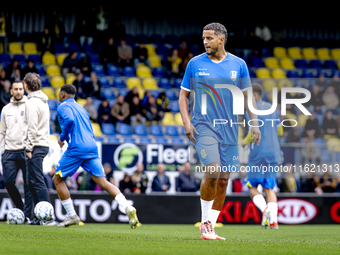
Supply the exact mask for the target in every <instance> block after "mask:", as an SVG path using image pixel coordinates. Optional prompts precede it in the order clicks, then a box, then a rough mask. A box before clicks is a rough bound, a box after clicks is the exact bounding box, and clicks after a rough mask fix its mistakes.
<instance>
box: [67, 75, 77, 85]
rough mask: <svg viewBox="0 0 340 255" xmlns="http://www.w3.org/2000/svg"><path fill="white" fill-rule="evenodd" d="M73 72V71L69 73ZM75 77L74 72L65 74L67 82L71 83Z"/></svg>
mask: <svg viewBox="0 0 340 255" xmlns="http://www.w3.org/2000/svg"><path fill="white" fill-rule="evenodd" d="M71 74H73V73H71ZM76 79H77V77H76V76H75V74H73V75H68V74H67V75H66V83H67V84H73V82H74V81H75V80H76Z"/></svg>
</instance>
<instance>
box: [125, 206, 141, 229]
mask: <svg viewBox="0 0 340 255" xmlns="http://www.w3.org/2000/svg"><path fill="white" fill-rule="evenodd" d="M125 212H126V215H127V216H128V217H129V224H130V226H131V228H132V229H134V228H136V227H137V224H138V218H137V210H136V208H134V207H133V206H131V205H129V206H127V207H126V208H125Z"/></svg>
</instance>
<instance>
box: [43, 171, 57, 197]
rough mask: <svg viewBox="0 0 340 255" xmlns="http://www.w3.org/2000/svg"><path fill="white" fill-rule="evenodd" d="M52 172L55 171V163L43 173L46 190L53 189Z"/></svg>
mask: <svg viewBox="0 0 340 255" xmlns="http://www.w3.org/2000/svg"><path fill="white" fill-rule="evenodd" d="M54 173H55V165H53V166H52V167H51V171H50V172H48V173H45V174H44V180H45V184H46V187H47V189H48V191H52V190H55V187H54V183H53V181H52V178H53V176H54Z"/></svg>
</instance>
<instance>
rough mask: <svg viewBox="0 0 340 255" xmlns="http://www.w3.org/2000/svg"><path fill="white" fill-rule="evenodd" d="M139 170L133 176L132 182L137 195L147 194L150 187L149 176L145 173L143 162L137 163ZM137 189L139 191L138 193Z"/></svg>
mask: <svg viewBox="0 0 340 255" xmlns="http://www.w3.org/2000/svg"><path fill="white" fill-rule="evenodd" d="M136 166H137V170H136V171H135V172H134V173H133V175H132V176H131V179H132V182H133V183H134V186H135V193H145V191H146V189H147V187H148V182H149V179H148V176H147V175H146V174H145V172H144V165H143V163H142V162H137V164H136ZM136 189H138V190H139V191H137V192H136Z"/></svg>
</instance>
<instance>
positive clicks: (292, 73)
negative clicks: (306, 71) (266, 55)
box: [286, 70, 300, 78]
mask: <svg viewBox="0 0 340 255" xmlns="http://www.w3.org/2000/svg"><path fill="white" fill-rule="evenodd" d="M286 76H287V78H299V77H300V75H299V73H298V72H297V71H294V70H288V71H287V73H286Z"/></svg>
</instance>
